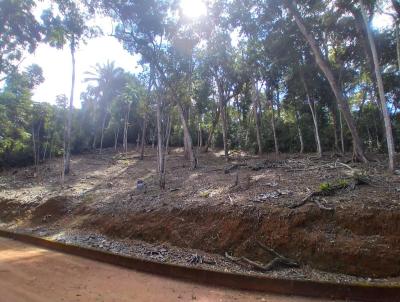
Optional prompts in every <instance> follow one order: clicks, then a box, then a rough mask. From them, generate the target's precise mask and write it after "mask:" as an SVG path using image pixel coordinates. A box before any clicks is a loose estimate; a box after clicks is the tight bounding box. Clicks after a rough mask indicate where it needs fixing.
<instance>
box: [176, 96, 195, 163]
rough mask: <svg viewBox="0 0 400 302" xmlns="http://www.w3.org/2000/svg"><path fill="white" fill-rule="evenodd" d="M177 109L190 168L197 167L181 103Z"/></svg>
mask: <svg viewBox="0 0 400 302" xmlns="http://www.w3.org/2000/svg"><path fill="white" fill-rule="evenodd" d="M178 110H179V116H180V118H181V122H182V127H183V134H184V140H185V142H186V144H187V151H188V153H189V160H190V165H191V168H192V169H196V168H197V158H196V154H195V153H194V150H193V143H192V137H191V135H190V131H189V127H188V124H187V121H186V118H185V113H184V111H183V108H182V105H181V104H180V103H178Z"/></svg>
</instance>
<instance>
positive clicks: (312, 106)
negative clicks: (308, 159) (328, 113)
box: [301, 75, 322, 157]
mask: <svg viewBox="0 0 400 302" xmlns="http://www.w3.org/2000/svg"><path fill="white" fill-rule="evenodd" d="M301 81H302V82H303V87H304V91H305V93H306V97H307V103H308V106H309V107H310V111H311V116H312V119H313V123H314V136H315V144H316V146H317V154H318V157H322V148H321V140H320V137H319V129H318V119H317V112H316V110H315V103H314V101H313V100H312V99H311V97H310V93H309V91H308V87H307V84H306V81H305V79H304V76H303V75H301Z"/></svg>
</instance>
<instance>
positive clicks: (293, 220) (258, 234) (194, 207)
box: [0, 149, 400, 282]
mask: <svg viewBox="0 0 400 302" xmlns="http://www.w3.org/2000/svg"><path fill="white" fill-rule="evenodd" d="M375 157H376V158H377V159H378V160H379V159H380V157H379V156H375ZM339 161H340V162H343V163H344V162H346V158H332V157H330V156H328V155H326V156H324V157H323V158H322V159H313V158H312V157H311V156H310V155H302V156H300V155H287V156H283V155H282V156H279V157H276V156H272V155H266V156H264V157H255V156H250V155H248V154H243V153H235V154H232V159H231V161H230V162H229V163H227V162H225V160H224V159H223V157H222V153H218V152H215V153H208V154H200V157H199V168H198V169H196V170H190V164H189V162H188V161H187V160H185V159H184V158H183V152H182V150H179V149H175V150H173V151H172V152H171V154H170V155H168V156H167V162H166V166H167V175H166V180H167V188H166V189H165V190H160V189H159V188H158V186H157V183H158V182H157V173H156V170H155V169H156V154H155V150H152V149H149V150H146V156H145V158H144V160H142V161H141V160H139V156H138V153H136V152H135V151H131V152H129V153H128V154H116V153H114V152H113V151H112V150H106V151H104V152H103V154H86V155H81V156H75V157H73V158H72V174H71V175H69V176H67V177H66V179H65V183H64V185H63V188H62V187H61V183H60V175H59V171H60V160H54V161H52V162H49V163H46V164H43V165H42V166H41V167H40V172H39V175H38V176H37V177H36V178H33V177H32V176H33V168H25V169H13V170H8V171H3V172H2V173H1V174H0V190H1V191H0V221H1V222H2V224H1V226H2V227H4V228H8V229H14V230H21V231H29V232H36V233H38V232H39V233H40V232H43V234H46V235H49V234H52V235H57V234H61V233H62V234H65V233H68V232H71V233H74V234H79V233H82V232H89V233H92V234H96V235H99V236H105V237H106V238H108V239H109V240H115V241H120V242H122V241H135V242H137V241H138V240H139V241H143V242H146V243H147V244H152V245H154V246H159V245H160V244H165V245H167V246H169V247H170V248H178V249H194V250H197V251H199V253H201V252H203V253H210V255H215V257H214V256H211V257H214V258H218V257H219V258H218V259H220V258H223V255H224V254H225V252H229V253H230V254H233V255H235V256H245V257H247V258H249V259H251V260H255V261H259V262H262V263H266V262H268V261H270V260H272V256H271V255H268V254H267V253H266V252H265V251H264V250H262V249H261V248H260V247H259V246H258V245H257V241H259V242H261V243H263V244H264V245H266V246H268V247H271V248H273V249H275V250H276V251H278V252H279V253H280V254H282V255H284V256H286V257H290V258H292V259H295V260H296V261H298V262H299V263H301V268H299V269H290V270H284V272H285V274H286V275H285V276H286V277H288V278H291V277H296V278H298V277H299V276H303V277H304V278H311V279H319V276H320V277H321V278H325V277H326V274H327V273H324V272H329V273H332V274H331V277H330V278H328V279H330V280H332V279H333V280H335V279H336V277H335V276H339V275H340V276H343V274H346V275H351V276H357V277H362V278H361V279H357V278H353V277H349V280H353V281H355V282H360V280H362V281H365V280H370V279H366V278H374V280H372V281H376V280H375V279H376V278H391V279H382V280H383V281H388V280H389V281H391V282H398V281H396V280H398V277H399V276H400V177H399V176H396V175H388V174H386V172H385V170H384V165H383V164H382V163H381V162H379V161H376V162H372V163H370V164H368V165H365V164H351V163H349V165H350V166H351V167H352V168H353V169H358V170H359V171H360V173H361V172H362V173H365V175H367V176H368V179H369V180H370V181H369V183H368V184H365V185H357V186H356V187H355V188H349V189H344V190H341V191H339V192H336V193H335V194H334V195H332V196H320V197H316V199H317V201H318V203H319V204H320V205H322V206H323V207H319V206H318V205H317V203H315V202H307V203H306V204H305V205H303V206H301V207H298V208H294V209H292V208H291V206H293V205H295V204H297V203H298V202H299V201H301V200H302V199H303V198H304V197H305V196H307V195H308V194H309V193H310V191H315V190H320V189H321V184H323V183H330V184H332V183H337V182H341V181H342V182H343V181H344V179H345V181H346V182H347V181H349V176H348V174H349V170H350V169H349V168H347V167H345V166H342V165H339V164H338V162H339ZM138 179H141V180H144V182H145V184H146V188H145V190H137V189H136V182H137V180H138ZM236 183H237V184H236ZM235 184H236V185H235ZM132 244H134V243H132ZM217 266H218V264H217ZM235 266H237V265H236V264H234V263H232V267H235ZM224 269H226V267H225V266H224ZM243 269H244V270H249V271H251V268H247V267H243ZM310 271H313V273H311V272H310ZM315 271H317V272H319V273H317V274H315V273H314V272H315ZM299 272H300V273H299ZM292 275H293V276H292ZM294 275H295V276H294ZM352 278H353V279H352ZM339 279H340V278H339ZM378 281H379V280H378Z"/></svg>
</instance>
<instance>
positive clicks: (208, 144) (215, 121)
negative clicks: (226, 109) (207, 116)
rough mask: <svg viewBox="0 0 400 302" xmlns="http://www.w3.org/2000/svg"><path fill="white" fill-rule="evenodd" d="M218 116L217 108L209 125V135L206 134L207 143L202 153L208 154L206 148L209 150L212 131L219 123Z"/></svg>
mask: <svg viewBox="0 0 400 302" xmlns="http://www.w3.org/2000/svg"><path fill="white" fill-rule="evenodd" d="M219 116H220V110H219V107H217V111H216V113H215V117H214V120H213V123H212V125H211V129H210V133H209V134H208V138H207V143H206V145H205V147H204V152H206V153H207V152H208V148H210V146H211V142H212V138H213V135H214V131H215V128H216V127H217V125H218V122H219Z"/></svg>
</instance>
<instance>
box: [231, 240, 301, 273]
mask: <svg viewBox="0 0 400 302" xmlns="http://www.w3.org/2000/svg"><path fill="white" fill-rule="evenodd" d="M257 243H258V245H260V247H261V248H262V249H264V250H266V251H268V252H269V253H271V254H273V255H274V256H275V258H274V259H272V260H271V261H270V262H268V263H267V264H262V263H258V262H256V261H253V260H250V259H248V258H246V257H234V256H231V255H229V254H228V253H225V257H226V258H228V259H229V260H231V261H233V262H235V263H238V264H242V263H245V264H248V265H250V266H251V267H252V268H253V269H255V270H259V271H263V272H266V271H271V270H273V269H277V268H279V267H299V264H298V262H297V261H295V260H293V259H290V258H286V257H284V256H282V255H280V254H278V253H277V252H276V251H274V250H273V249H270V248H267V247H266V246H265V245H263V244H262V243H260V242H258V241H257Z"/></svg>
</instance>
